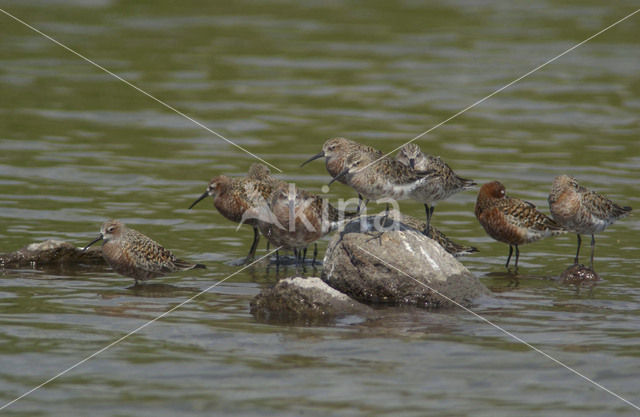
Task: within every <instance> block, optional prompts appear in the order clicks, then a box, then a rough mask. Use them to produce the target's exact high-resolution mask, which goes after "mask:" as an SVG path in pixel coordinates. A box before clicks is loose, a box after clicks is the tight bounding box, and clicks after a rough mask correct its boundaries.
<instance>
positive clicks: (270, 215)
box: [251, 184, 354, 262]
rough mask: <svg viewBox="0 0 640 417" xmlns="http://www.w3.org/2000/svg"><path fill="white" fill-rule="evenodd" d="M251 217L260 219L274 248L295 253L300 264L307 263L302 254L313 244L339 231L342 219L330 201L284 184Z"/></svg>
mask: <svg viewBox="0 0 640 417" xmlns="http://www.w3.org/2000/svg"><path fill="white" fill-rule="evenodd" d="M342 216H346V217H347V218H349V217H353V216H354V214H353V213H347V214H342ZM251 217H256V218H257V219H258V227H259V229H260V231H261V232H262V234H263V235H264V236H265V237H266V238H267V239H268V240H269V242H271V244H272V245H274V246H277V247H282V248H283V249H290V250H293V251H294V254H295V256H296V259H297V261H299V258H302V260H304V255H302V254H303V252H302V251H305V252H306V248H307V246H308V245H309V244H311V243H314V242H315V241H316V240H318V239H320V238H321V237H323V236H324V235H326V234H327V233H329V232H331V231H332V230H335V229H336V228H337V227H338V226H339V224H340V221H341V220H342V219H341V213H340V212H339V211H338V209H336V208H335V207H334V206H332V205H331V204H330V203H329V202H328V200H327V199H324V198H321V197H319V196H317V195H315V194H312V193H309V192H307V191H305V190H303V189H301V188H298V187H296V186H295V184H280V185H279V186H278V187H277V188H276V189H275V190H274V191H273V193H272V195H271V198H270V199H269V200H268V202H267V204H266V205H263V206H262V207H259V208H258V209H257V210H254V212H253V213H252V214H251ZM314 262H315V255H314Z"/></svg>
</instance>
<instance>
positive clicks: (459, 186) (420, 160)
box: [396, 143, 477, 225]
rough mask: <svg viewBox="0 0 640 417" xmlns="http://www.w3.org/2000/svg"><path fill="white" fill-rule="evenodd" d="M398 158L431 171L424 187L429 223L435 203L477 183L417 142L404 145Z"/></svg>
mask: <svg viewBox="0 0 640 417" xmlns="http://www.w3.org/2000/svg"><path fill="white" fill-rule="evenodd" d="M396 160H397V161H398V162H400V163H401V164H403V165H407V166H409V167H411V169H413V170H415V171H418V172H431V174H430V178H431V179H430V180H429V181H428V182H427V183H426V184H425V187H424V191H423V193H424V199H425V200H426V203H425V210H426V214H427V225H430V224H431V217H432V216H433V211H434V210H435V203H436V202H438V201H442V200H446V199H447V198H449V197H451V196H452V195H454V194H456V193H459V192H460V191H464V190H470V189H471V188H473V186H474V185H477V184H476V183H475V182H474V181H473V180H469V179H466V178H462V177H459V176H458V175H456V173H455V172H454V171H453V170H452V169H451V167H449V165H448V164H447V163H446V162H444V161H443V160H442V159H441V158H440V157H439V156H432V155H426V154H424V153H423V152H422V150H421V149H420V147H419V146H418V145H417V144H415V143H408V144H406V145H404V146H403V147H402V148H401V149H400V151H398V154H397V155H396Z"/></svg>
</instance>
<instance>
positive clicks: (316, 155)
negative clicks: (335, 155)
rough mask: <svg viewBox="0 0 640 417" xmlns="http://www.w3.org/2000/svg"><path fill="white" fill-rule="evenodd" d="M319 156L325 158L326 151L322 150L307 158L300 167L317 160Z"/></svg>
mask: <svg viewBox="0 0 640 417" xmlns="http://www.w3.org/2000/svg"><path fill="white" fill-rule="evenodd" d="M318 158H324V151H322V152H320V153H318V154H315V155H313V156H312V157H311V158H309V159H307V160H306V161H304V162H303V163H302V164H300V167H303V166H305V165H306V164H308V163H309V162H311V161H315V160H316V159H318Z"/></svg>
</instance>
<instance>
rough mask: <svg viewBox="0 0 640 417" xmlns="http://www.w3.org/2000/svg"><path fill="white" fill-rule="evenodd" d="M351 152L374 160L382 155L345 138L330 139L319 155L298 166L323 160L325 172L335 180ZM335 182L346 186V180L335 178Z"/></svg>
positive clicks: (373, 149) (369, 147) (375, 150)
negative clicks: (368, 156)
mask: <svg viewBox="0 0 640 417" xmlns="http://www.w3.org/2000/svg"><path fill="white" fill-rule="evenodd" d="M352 152H359V153H362V154H366V155H370V156H372V157H373V159H374V160H375V159H378V158H381V157H382V156H383V155H384V154H383V153H382V152H380V151H379V150H377V149H375V148H372V147H371V146H367V145H364V144H362V143H358V142H354V141H352V140H350V139H347V138H332V139H329V140H327V141H326V142H325V143H324V145H322V151H321V152H320V153H318V154H316V155H314V156H312V157H311V158H309V159H307V160H306V161H304V162H303V163H302V165H300V166H305V165H306V164H308V163H309V162H311V161H314V160H316V159H319V158H325V166H326V168H327V172H328V173H329V175H331V177H332V178H336V177H337V176H338V174H340V173H341V172H342V171H343V170H344V169H345V162H346V158H347V156H348V155H349V154H350V153H352ZM336 181H338V182H341V183H343V184H347V182H346V180H345V179H344V178H342V177H340V178H336Z"/></svg>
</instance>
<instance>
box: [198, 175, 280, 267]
mask: <svg viewBox="0 0 640 417" xmlns="http://www.w3.org/2000/svg"><path fill="white" fill-rule="evenodd" d="M270 173H271V171H270V170H269V168H267V167H266V166H264V165H262V164H253V165H251V168H250V169H249V174H248V176H247V177H243V178H230V177H227V176H226V175H218V176H217V177H213V178H212V179H211V181H209V185H208V186H207V189H206V191H205V192H204V193H202V195H201V196H200V197H198V199H196V201H194V202H193V203H192V204H191V205H190V206H189V209H192V208H193V207H194V206H195V205H196V204H198V203H199V202H200V201H202V200H204V199H205V198H207V197H208V196H211V197H212V198H213V205H214V206H215V208H216V209H217V210H218V212H219V213H220V214H222V215H223V216H224V217H225V218H227V219H229V220H231V221H232V222H235V223H241V222H244V223H247V224H249V225H250V226H251V227H252V228H253V242H252V243H251V248H250V249H249V254H248V255H247V257H246V258H245V260H244V263H248V262H250V261H251V260H252V259H253V258H254V257H255V254H256V248H257V247H258V242H259V241H260V232H259V231H258V225H257V221H256V220H255V219H246V216H245V213H246V212H247V210H249V209H250V208H252V207H257V206H260V205H262V204H264V202H266V201H267V200H268V199H269V198H270V197H271V192H272V190H273V188H274V187H275V186H276V185H277V184H278V183H279V182H281V181H280V180H277V179H275V178H273V177H271V175H270Z"/></svg>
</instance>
